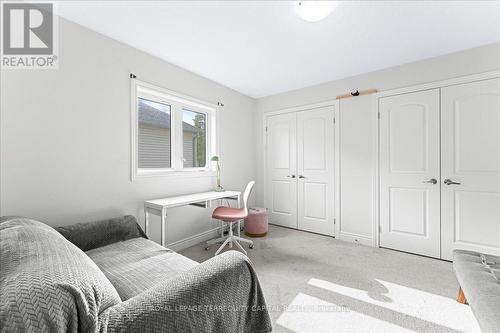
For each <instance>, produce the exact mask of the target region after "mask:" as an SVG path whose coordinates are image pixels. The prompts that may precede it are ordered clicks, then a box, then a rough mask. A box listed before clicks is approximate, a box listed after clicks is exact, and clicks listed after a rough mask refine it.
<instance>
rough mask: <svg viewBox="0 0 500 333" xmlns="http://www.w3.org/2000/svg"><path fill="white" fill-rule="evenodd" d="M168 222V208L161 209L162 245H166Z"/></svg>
mask: <svg viewBox="0 0 500 333" xmlns="http://www.w3.org/2000/svg"><path fill="white" fill-rule="evenodd" d="M166 223H167V209H166V208H163V209H162V210H161V246H165V224H166Z"/></svg>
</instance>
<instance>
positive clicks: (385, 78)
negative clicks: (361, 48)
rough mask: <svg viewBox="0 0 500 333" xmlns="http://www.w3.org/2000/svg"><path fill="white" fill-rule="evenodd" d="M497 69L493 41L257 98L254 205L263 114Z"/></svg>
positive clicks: (260, 198)
mask: <svg viewBox="0 0 500 333" xmlns="http://www.w3.org/2000/svg"><path fill="white" fill-rule="evenodd" d="M498 69H500V43H495V44H490V45H485V46H481V47H478V48H473V49H469V50H465V51H461V52H456V53H451V54H448V55H444V56H440V57H436V58H431V59H426V60H422V61H418V62H414V63H410V64H405V65H401V66H397V67H391V68H387V69H384V70H380V71H375V72H371V73H367V74H363V75H358V76H354V77H350V78H345V79H342V80H337V81H331V82H327V83H323V84H319V85H315V86H312V87H307V88H303V89H298V90H294V91H290V92H286V93H282V94H278V95H273V96H268V97H263V98H260V99H258V100H257V104H256V115H255V117H256V123H255V132H256V135H255V139H256V150H257V154H256V164H257V170H256V171H257V184H256V189H255V191H256V194H257V201H256V204H257V205H260V206H262V205H263V202H264V193H263V190H264V187H263V183H262V182H263V180H264V165H263V159H264V149H263V147H264V143H263V138H264V134H263V128H264V124H263V121H264V116H263V114H264V113H266V112H270V111H275V110H281V109H286V108H291V107H295V106H300V105H307V104H314V103H318V102H323V101H328V100H332V99H335V97H336V96H338V95H342V94H345V93H347V92H350V91H352V90H353V89H358V90H359V91H362V90H366V89H372V88H375V89H378V90H379V91H384V90H390V89H395V88H400V87H407V86H413V85H417V84H422V83H428V82H433V81H439V80H445V79H450V78H455V77H460V76H465V75H470V74H476V73H482V72H487V71H492V70H498Z"/></svg>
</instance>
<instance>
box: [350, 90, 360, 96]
mask: <svg viewBox="0 0 500 333" xmlns="http://www.w3.org/2000/svg"><path fill="white" fill-rule="evenodd" d="M351 96H359V91H357V90H356V91H355V92H352V93H351Z"/></svg>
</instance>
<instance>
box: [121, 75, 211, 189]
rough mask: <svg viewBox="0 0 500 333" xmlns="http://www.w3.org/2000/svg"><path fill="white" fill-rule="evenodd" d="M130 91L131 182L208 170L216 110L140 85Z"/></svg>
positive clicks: (136, 82)
mask: <svg viewBox="0 0 500 333" xmlns="http://www.w3.org/2000/svg"><path fill="white" fill-rule="evenodd" d="M132 89H133V90H135V92H133V93H132V117H133V118H135V120H134V124H133V125H135V126H134V127H133V129H132V131H133V132H134V133H133V134H134V135H133V136H132V140H133V142H132V145H133V146H132V154H131V157H132V170H133V174H132V179H135V177H151V176H161V175H175V174H176V172H181V171H189V172H190V174H193V175H194V174H196V173H197V172H205V171H210V170H211V168H210V164H209V163H208V160H209V158H210V156H213V155H216V151H215V150H214V148H215V147H216V142H215V137H216V133H215V131H216V126H215V124H216V113H215V111H216V108H215V107H213V106H212V105H209V104H208V103H206V102H203V101H200V100H194V99H190V98H187V97H185V96H180V95H178V94H177V93H174V92H170V91H165V90H164V89H162V88H160V87H156V86H153V85H150V84H148V83H144V82H138V81H134V82H133V86H132ZM207 104H208V105H207ZM188 174H189V173H188Z"/></svg>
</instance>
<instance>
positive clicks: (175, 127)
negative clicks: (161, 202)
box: [130, 79, 218, 180]
mask: <svg viewBox="0 0 500 333" xmlns="http://www.w3.org/2000/svg"><path fill="white" fill-rule="evenodd" d="M130 95H131V111H132V112H131V124H132V126H131V138H132V140H131V169H132V172H131V174H132V175H131V179H132V180H136V179H141V178H151V177H172V176H175V177H202V176H207V177H214V176H215V170H214V169H213V166H212V165H211V163H210V158H211V157H212V156H214V155H217V141H218V140H217V127H218V126H217V106H216V105H215V104H212V103H208V102H204V101H201V100H198V99H196V98H193V97H190V96H186V95H182V94H179V93H177V92H174V91H171V90H168V89H164V88H161V87H158V86H155V85H153V84H150V83H147V82H143V81H140V80H137V79H132V80H131V94H130ZM139 98H145V99H148V100H151V101H154V102H159V103H162V104H168V105H170V117H171V118H170V136H171V137H170V149H171V152H170V156H171V168H160V169H150V168H147V169H146V168H139V163H138V156H139V154H138V149H139V140H138V135H139V117H138V116H139V109H138V106H139V103H138V99H139ZM183 110H186V111H194V112H199V113H203V114H205V115H206V124H205V126H206V129H205V130H206V145H207V146H206V155H207V156H206V158H207V161H206V164H205V166H204V167H194V168H185V167H184V160H183V156H182V153H183V142H184V140H183V131H182V116H183V114H182V112H183Z"/></svg>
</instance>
